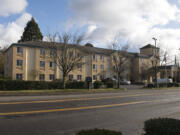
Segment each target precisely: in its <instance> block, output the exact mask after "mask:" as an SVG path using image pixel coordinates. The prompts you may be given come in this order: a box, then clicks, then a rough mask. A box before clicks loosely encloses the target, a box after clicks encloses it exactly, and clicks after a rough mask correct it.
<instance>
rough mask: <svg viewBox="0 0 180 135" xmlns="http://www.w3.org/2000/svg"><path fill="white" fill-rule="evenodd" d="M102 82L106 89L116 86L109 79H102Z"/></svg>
mask: <svg viewBox="0 0 180 135" xmlns="http://www.w3.org/2000/svg"><path fill="white" fill-rule="evenodd" d="M102 82H103V83H104V85H106V87H107V88H113V87H114V86H115V85H116V82H115V81H114V80H112V79H110V78H106V79H103V80H102Z"/></svg>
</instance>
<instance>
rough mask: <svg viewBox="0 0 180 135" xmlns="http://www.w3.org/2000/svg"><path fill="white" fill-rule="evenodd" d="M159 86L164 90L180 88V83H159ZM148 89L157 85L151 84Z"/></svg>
mask: <svg viewBox="0 0 180 135" xmlns="http://www.w3.org/2000/svg"><path fill="white" fill-rule="evenodd" d="M157 85H158V87H160V88H162V87H180V84H179V83H159V84H157ZM146 87H147V88H155V84H154V83H149V84H148V85H147V86H146Z"/></svg>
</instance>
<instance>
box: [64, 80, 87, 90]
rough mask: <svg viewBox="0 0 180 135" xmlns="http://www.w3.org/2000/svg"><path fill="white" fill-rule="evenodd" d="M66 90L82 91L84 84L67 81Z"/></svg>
mask: <svg viewBox="0 0 180 135" xmlns="http://www.w3.org/2000/svg"><path fill="white" fill-rule="evenodd" d="M66 88H67V89H84V88H86V84H85V82H83V81H68V82H67V83H66Z"/></svg>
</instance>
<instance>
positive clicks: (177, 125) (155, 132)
mask: <svg viewBox="0 0 180 135" xmlns="http://www.w3.org/2000/svg"><path fill="white" fill-rule="evenodd" d="M144 131H145V134H144V135H180V120H176V119H172V118H157V119H150V120H147V121H145V124H144Z"/></svg>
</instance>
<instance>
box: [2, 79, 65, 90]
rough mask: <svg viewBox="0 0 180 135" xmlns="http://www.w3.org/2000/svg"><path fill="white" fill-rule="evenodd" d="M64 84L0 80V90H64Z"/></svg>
mask: <svg viewBox="0 0 180 135" xmlns="http://www.w3.org/2000/svg"><path fill="white" fill-rule="evenodd" d="M62 86H63V85H62V82H44V81H16V80H14V81H13V80H0V90H33V89H37V90H41V89H62Z"/></svg>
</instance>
